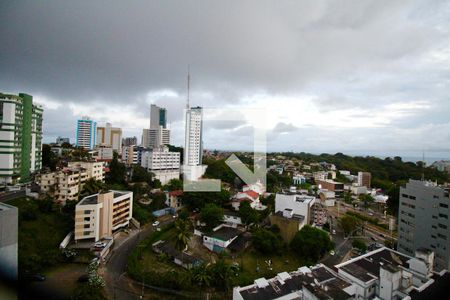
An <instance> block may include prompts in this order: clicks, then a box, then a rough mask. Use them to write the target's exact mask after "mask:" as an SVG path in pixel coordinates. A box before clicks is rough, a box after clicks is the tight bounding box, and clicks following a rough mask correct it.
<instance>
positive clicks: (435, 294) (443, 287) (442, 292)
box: [409, 271, 450, 300]
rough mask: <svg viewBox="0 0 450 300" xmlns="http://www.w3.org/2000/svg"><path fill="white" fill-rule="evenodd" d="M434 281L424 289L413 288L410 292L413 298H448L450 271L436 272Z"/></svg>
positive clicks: (414, 299) (417, 299)
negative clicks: (440, 273) (441, 273)
mask: <svg viewBox="0 0 450 300" xmlns="http://www.w3.org/2000/svg"><path fill="white" fill-rule="evenodd" d="M432 278H433V280H434V283H432V284H431V285H430V286H428V287H427V288H426V289H424V290H423V291H418V290H413V291H411V293H410V294H409V296H410V297H411V300H419V299H446V298H447V297H448V284H449V282H450V272H449V271H446V272H445V273H444V274H443V275H439V274H434V275H433V277H432Z"/></svg>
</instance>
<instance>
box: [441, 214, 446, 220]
mask: <svg viewBox="0 0 450 300" xmlns="http://www.w3.org/2000/svg"><path fill="white" fill-rule="evenodd" d="M439 218H444V219H448V216H447V215H446V214H439Z"/></svg>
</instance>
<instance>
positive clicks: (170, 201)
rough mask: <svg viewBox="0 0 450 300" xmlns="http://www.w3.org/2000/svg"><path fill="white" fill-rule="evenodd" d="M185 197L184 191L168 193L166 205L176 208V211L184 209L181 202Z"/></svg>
mask: <svg viewBox="0 0 450 300" xmlns="http://www.w3.org/2000/svg"><path fill="white" fill-rule="evenodd" d="M182 195H183V191H182V190H176V191H170V192H167V193H166V205H167V206H169V207H171V208H174V209H175V210H179V209H180V208H182V207H183V203H182V202H181V196H182Z"/></svg>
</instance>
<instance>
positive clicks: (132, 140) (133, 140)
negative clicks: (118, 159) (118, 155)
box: [122, 136, 138, 146]
mask: <svg viewBox="0 0 450 300" xmlns="http://www.w3.org/2000/svg"><path fill="white" fill-rule="evenodd" d="M137 144H138V140H137V137H135V136H133V137H126V138H124V139H122V146H134V145H137Z"/></svg>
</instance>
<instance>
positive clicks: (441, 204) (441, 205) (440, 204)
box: [439, 203, 448, 208]
mask: <svg viewBox="0 0 450 300" xmlns="http://www.w3.org/2000/svg"><path fill="white" fill-rule="evenodd" d="M439 206H440V207H443V208H448V204H445V203H439Z"/></svg>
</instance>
